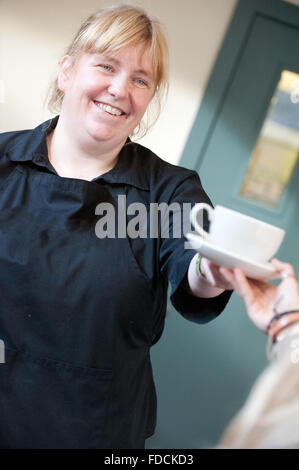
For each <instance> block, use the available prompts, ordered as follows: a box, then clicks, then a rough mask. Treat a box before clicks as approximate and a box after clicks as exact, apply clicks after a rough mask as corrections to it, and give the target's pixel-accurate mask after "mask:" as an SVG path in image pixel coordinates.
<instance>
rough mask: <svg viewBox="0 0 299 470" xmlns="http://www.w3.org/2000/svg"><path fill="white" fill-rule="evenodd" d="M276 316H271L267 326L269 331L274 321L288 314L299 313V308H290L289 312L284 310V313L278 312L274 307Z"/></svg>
mask: <svg viewBox="0 0 299 470" xmlns="http://www.w3.org/2000/svg"><path fill="white" fill-rule="evenodd" d="M274 313H275V315H274V317H272V318H271V320H270V322H269V324H268V326H267V330H266V331H267V333H268V332H269V331H270V328H271V327H272V325H273V323H274V322H275V321H277V320H279V319H280V318H282V317H284V316H286V315H290V314H292V313H299V310H298V309H297V310H288V311H287V312H282V313H276V310H275V309H274Z"/></svg>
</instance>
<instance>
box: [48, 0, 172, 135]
mask: <svg viewBox="0 0 299 470" xmlns="http://www.w3.org/2000/svg"><path fill="white" fill-rule="evenodd" d="M135 43H141V44H143V45H144V47H145V49H147V50H149V52H150V56H151V58H152V65H153V72H154V81H155V93H154V99H153V100H152V101H151V103H150V104H151V106H149V107H148V110H147V113H146V114H145V121H146V122H141V123H140V124H139V126H138V128H137V129H135V131H134V132H133V135H134V136H138V137H139V138H140V137H143V136H144V135H145V134H146V132H147V131H148V129H149V128H150V127H152V126H153V124H154V123H155V122H156V121H157V119H158V117H159V115H160V111H161V105H162V100H163V98H166V95H167V91H168V47H167V42H166V38H165V35H164V33H163V31H162V27H161V25H160V23H159V22H158V21H157V20H156V19H152V18H150V17H149V16H148V15H147V14H146V12H145V11H144V10H142V9H140V8H137V7H135V6H130V5H117V6H110V7H108V8H105V9H102V10H100V11H98V12H96V13H94V14H92V15H91V16H89V17H88V18H87V19H86V21H84V23H83V24H82V25H81V27H80V29H79V31H78V32H77V34H76V35H75V37H74V39H73V41H72V42H71V44H70V45H69V47H68V48H67V50H66V52H65V55H69V56H70V58H71V60H72V65H73V66H74V65H75V63H76V61H77V60H78V59H79V58H80V56H81V55H82V54H84V53H101V54H102V53H108V54H109V53H115V52H116V51H118V50H119V49H121V48H122V47H124V46H128V45H133V44H135ZM48 96H49V100H48V109H49V110H50V112H52V113H56V112H57V111H58V112H59V111H60V109H61V105H62V101H63V98H64V92H63V91H61V90H60V89H59V87H58V81H57V78H56V79H55V80H54V81H53V83H52V84H51V85H50V89H49V92H48Z"/></svg>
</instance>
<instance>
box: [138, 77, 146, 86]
mask: <svg viewBox="0 0 299 470" xmlns="http://www.w3.org/2000/svg"><path fill="white" fill-rule="evenodd" d="M136 83H137V85H138V86H140V87H147V83H146V82H145V81H144V80H142V78H137V79H136Z"/></svg>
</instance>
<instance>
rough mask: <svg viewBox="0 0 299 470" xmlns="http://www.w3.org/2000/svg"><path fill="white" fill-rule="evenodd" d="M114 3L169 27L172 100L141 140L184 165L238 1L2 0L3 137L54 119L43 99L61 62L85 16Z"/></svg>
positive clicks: (0, 97)
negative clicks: (183, 155)
mask: <svg viewBox="0 0 299 470" xmlns="http://www.w3.org/2000/svg"><path fill="white" fill-rule="evenodd" d="M115 3H130V4H135V5H138V6H141V7H143V8H145V9H146V11H147V12H148V13H149V14H151V15H154V16H156V17H157V18H158V19H159V20H160V21H161V22H162V23H163V24H164V26H165V29H166V32H167V36H168V41H169V47H170V65H171V66H170V90H169V96H168V102H167V104H166V106H165V108H164V110H163V112H162V114H161V116H160V119H159V121H158V122H157V123H156V125H155V127H154V128H153V130H152V131H151V132H150V134H149V135H147V136H146V137H145V138H143V139H142V140H140V143H142V144H143V145H146V146H148V147H149V148H151V149H152V150H153V151H154V152H156V153H157V154H158V155H160V156H161V157H162V158H164V159H165V160H168V161H170V162H172V163H177V162H178V161H179V158H180V156H181V153H182V151H183V148H184V145H185V142H186V139H187V138H188V134H189V132H190V129H191V126H192V123H193V120H194V118H195V115H196V112H197V110H198V106H199V104H200V101H201V98H202V96H203V93H204V90H205V86H206V84H207V80H208V78H209V75H210V72H211V70H212V67H213V64H214V61H215V59H216V56H217V53H218V51H219V48H220V46H221V44H222V40H223V37H224V35H225V32H226V29H227V27H228V25H229V21H230V19H231V16H232V14H233V11H234V9H235V6H236V4H237V0H135V1H126V2H125V1H124V2H119V1H118V2H117V1H113V0H112V1H107V0H84V1H82V0H76V1H74V0H51V1H45V0H0V132H4V131H8V130H17V129H25V128H31V127H35V126H36V125H38V124H39V123H40V122H42V121H44V120H46V119H49V118H50V117H52V115H51V114H50V113H49V112H48V111H47V110H46V108H45V107H44V99H45V95H46V91H47V88H48V84H49V82H50V79H51V78H52V77H54V76H55V72H56V67H57V63H58V60H59V58H60V57H61V56H62V55H63V53H64V50H65V48H66V46H67V45H68V43H69V42H70V40H71V39H72V37H73V34H74V33H75V32H76V31H77V29H78V27H79V26H80V24H81V22H82V20H84V19H85V17H87V16H88V15H89V14H90V13H93V12H94V11H96V10H97V9H99V8H101V7H102V6H106V5H109V4H115ZM1 88H4V90H2V91H1Z"/></svg>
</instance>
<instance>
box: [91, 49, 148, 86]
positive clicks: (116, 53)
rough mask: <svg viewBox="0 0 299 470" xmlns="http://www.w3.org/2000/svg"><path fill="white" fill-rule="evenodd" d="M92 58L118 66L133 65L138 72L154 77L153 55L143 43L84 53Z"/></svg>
mask: <svg viewBox="0 0 299 470" xmlns="http://www.w3.org/2000/svg"><path fill="white" fill-rule="evenodd" d="M83 56H85V57H90V58H91V59H92V60H101V59H105V60H107V61H109V62H112V63H114V64H115V65H117V66H121V65H123V64H124V65H131V66H132V67H133V68H134V69H136V71H137V72H140V73H144V74H145V75H148V76H149V77H150V78H152V79H154V76H155V71H154V66H153V57H152V54H151V51H150V48H149V47H146V46H143V45H137V46H136V45H128V46H123V47H122V48H120V49H118V50H103V51H102V50H98V51H90V52H87V53H83Z"/></svg>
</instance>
